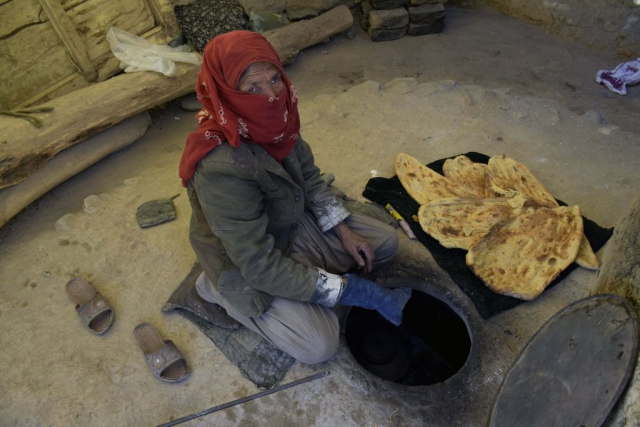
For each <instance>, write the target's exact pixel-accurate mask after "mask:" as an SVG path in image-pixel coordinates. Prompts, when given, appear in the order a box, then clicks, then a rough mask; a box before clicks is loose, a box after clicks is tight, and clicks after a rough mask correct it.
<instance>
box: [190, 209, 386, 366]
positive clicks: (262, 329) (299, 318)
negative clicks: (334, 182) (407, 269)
mask: <svg viewBox="0 0 640 427" xmlns="http://www.w3.org/2000/svg"><path fill="white" fill-rule="evenodd" d="M345 222H346V224H347V225H348V226H349V228H350V229H351V230H352V231H353V232H354V233H356V234H358V235H360V236H362V237H364V238H365V239H367V240H368V241H369V244H370V245H371V248H372V249H373V251H374V254H375V259H374V267H375V266H378V265H380V264H382V263H385V262H388V261H390V260H391V259H392V258H393V256H394V255H395V253H396V251H397V250H398V235H397V233H396V230H395V229H394V228H393V227H391V226H389V225H387V224H384V223H382V222H380V221H377V220H375V219H373V218H370V217H368V216H365V215H361V214H358V213H353V214H351V215H350V216H349V217H348V218H347V219H346V220H345ZM298 231H299V232H298V235H297V237H296V239H295V240H294V242H293V248H292V251H291V258H292V259H294V260H296V261H298V262H300V263H302V264H305V265H309V266H314V267H320V268H323V269H325V270H326V271H328V272H330V273H335V274H341V273H344V272H346V271H348V270H349V269H351V268H353V267H355V261H354V260H353V258H352V257H351V255H349V253H347V252H346V251H345V250H344V248H343V247H342V243H341V242H340V239H339V238H338V236H337V235H336V234H335V233H334V232H333V231H332V230H329V231H327V232H325V233H323V232H322V231H320V229H319V228H318V226H317V224H316V220H315V218H314V217H313V215H312V214H311V213H306V214H305V215H304V217H303V219H302V222H301V223H300V227H299V229H298ZM196 288H197V290H198V294H200V296H201V297H202V298H203V299H205V300H206V301H209V302H213V303H216V304H219V305H220V306H222V307H224V309H225V310H226V311H227V313H228V314H229V316H231V317H233V318H234V319H236V320H237V321H238V322H240V323H242V324H243V325H245V326H246V327H247V328H249V329H251V330H252V331H254V332H256V333H257V334H259V335H261V336H262V337H263V338H265V339H267V340H269V341H270V342H271V343H272V344H273V345H275V346H276V347H277V348H279V349H280V350H282V351H284V352H286V353H288V354H290V355H291V356H293V357H294V358H295V359H297V360H299V361H301V362H303V363H308V364H315V363H320V362H324V361H325V360H327V359H329V358H330V357H331V356H333V355H334V354H335V353H336V351H337V350H338V345H339V333H340V326H339V324H338V316H337V315H336V314H335V312H334V311H333V309H332V308H329V307H325V306H322V305H319V304H311V303H307V302H302V301H294V300H290V299H287V298H281V297H275V298H274V299H273V302H272V303H271V307H269V309H268V310H267V311H265V312H264V313H262V315H260V316H258V317H247V316H245V315H243V314H242V313H240V312H239V311H238V310H236V309H235V308H234V307H233V306H232V305H231V304H229V303H228V301H227V300H226V299H224V298H223V297H222V295H220V293H219V292H218V291H217V290H216V289H215V288H214V286H213V284H212V283H211V281H210V280H209V278H208V277H207V276H206V275H205V274H204V273H202V274H201V275H200V277H199V278H198V280H197V281H196Z"/></svg>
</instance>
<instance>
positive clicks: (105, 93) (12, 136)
mask: <svg viewBox="0 0 640 427" xmlns="http://www.w3.org/2000/svg"><path fill="white" fill-rule="evenodd" d="M177 66H178V67H177V68H178V71H177V74H176V76H175V77H171V78H170V77H166V76H164V75H162V74H160V73H154V72H139V73H131V74H122V75H119V76H116V77H113V78H111V79H109V80H107V81H105V82H102V83H98V84H94V85H91V86H89V87H86V88H84V89H80V90H77V91H75V92H72V93H70V94H67V95H64V96H61V97H60V98H56V99H54V100H53V101H50V102H47V103H45V104H42V106H47V107H53V108H54V110H53V111H51V112H49V113H41V114H38V115H37V116H38V117H39V118H40V119H41V120H42V122H43V126H42V127H41V128H39V129H38V128H35V127H33V125H31V124H30V123H29V122H27V121H26V120H22V119H16V118H11V117H5V116H0V188H4V187H7V186H10V185H13V184H17V183H18V182H20V181H23V180H24V179H26V178H27V177H28V176H29V175H31V174H32V173H33V172H35V171H36V170H38V169H39V168H40V167H42V166H43V165H44V164H45V163H46V162H47V161H48V160H49V159H51V157H53V156H54V155H55V154H57V153H59V152H60V151H62V150H64V149H65V148H67V147H70V146H71V145H74V144H76V143H77V142H80V141H83V140H85V139H87V138H88V137H90V136H93V135H95V134H97V133H98V132H100V131H102V130H104V129H106V128H108V127H110V126H112V125H114V124H115V123H118V122H120V121H122V120H124V119H125V118H127V117H130V116H132V115H134V114H137V113H140V112H142V111H145V110H148V109H149V108H152V107H155V106H156V105H159V104H162V103H164V102H167V101H170V100H172V99H175V98H177V97H179V96H182V95H186V94H187V93H190V92H193V90H194V86H195V82H196V79H197V75H198V71H199V70H200V66H198V65H193V64H177Z"/></svg>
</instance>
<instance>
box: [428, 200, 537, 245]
mask: <svg viewBox="0 0 640 427" xmlns="http://www.w3.org/2000/svg"><path fill="white" fill-rule="evenodd" d="M524 202H525V200H524V198H523V197H522V196H518V197H516V198H505V197H501V198H497V199H462V198H452V199H438V200H433V201H431V202H429V203H427V204H426V205H422V206H420V210H419V211H418V221H419V222H420V226H421V227H422V229H423V230H424V231H425V233H427V234H428V235H430V236H431V237H433V238H434V239H436V240H437V241H438V242H440V244H441V245H442V246H444V247H445V248H459V249H469V247H470V246H471V245H472V244H473V243H474V242H475V241H476V240H478V239H480V238H482V237H484V235H485V234H487V233H488V232H489V231H490V230H491V227H493V226H494V225H495V224H497V223H498V222H501V221H504V220H506V219H508V218H509V217H511V216H512V215H514V214H516V213H517V212H519V210H520V208H522V206H523V204H524Z"/></svg>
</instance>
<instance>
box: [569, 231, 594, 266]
mask: <svg viewBox="0 0 640 427" xmlns="http://www.w3.org/2000/svg"><path fill="white" fill-rule="evenodd" d="M575 261H576V264H578V265H579V266H580V267H583V268H588V269H589V270H597V269H598V267H600V261H598V257H596V254H595V253H594V252H593V248H591V244H590V243H589V240H587V236H585V235H584V234H583V235H582V240H580V249H578V255H577V256H576V260H575Z"/></svg>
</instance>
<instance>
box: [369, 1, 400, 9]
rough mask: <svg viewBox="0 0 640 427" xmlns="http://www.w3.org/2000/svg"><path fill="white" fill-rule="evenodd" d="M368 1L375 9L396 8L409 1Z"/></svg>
mask: <svg viewBox="0 0 640 427" xmlns="http://www.w3.org/2000/svg"><path fill="white" fill-rule="evenodd" d="M369 2H370V3H371V7H372V8H374V9H376V10H389V9H397V8H399V7H403V6H405V5H406V4H408V3H409V1H408V0H369Z"/></svg>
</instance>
